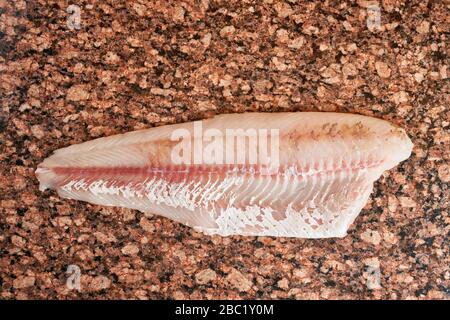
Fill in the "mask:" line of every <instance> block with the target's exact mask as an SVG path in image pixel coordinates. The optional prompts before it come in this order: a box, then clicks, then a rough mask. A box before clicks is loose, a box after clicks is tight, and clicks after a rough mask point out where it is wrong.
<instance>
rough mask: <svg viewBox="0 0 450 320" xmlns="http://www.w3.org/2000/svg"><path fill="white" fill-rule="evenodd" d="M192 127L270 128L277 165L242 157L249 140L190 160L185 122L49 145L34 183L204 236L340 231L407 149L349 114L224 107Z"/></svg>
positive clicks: (371, 121) (385, 127)
mask: <svg viewBox="0 0 450 320" xmlns="http://www.w3.org/2000/svg"><path fill="white" fill-rule="evenodd" d="M197 124H199V125H201V129H202V132H204V133H205V132H208V130H209V129H213V130H214V131H213V132H216V133H217V132H222V133H223V135H224V136H225V134H226V132H227V130H232V131H233V130H234V132H235V133H236V132H237V134H238V135H246V134H248V133H249V132H257V133H267V132H268V133H270V132H278V141H275V140H271V139H268V142H267V147H268V148H273V150H275V151H277V150H278V154H277V163H276V164H277V166H276V167H273V166H271V167H270V168H269V169H267V167H268V166H266V167H264V165H262V164H261V163H258V162H257V161H256V163H255V161H252V160H251V157H252V152H253V151H254V149H252V150H251V148H252V145H251V143H249V142H248V143H245V144H243V145H242V144H241V145H240V148H241V149H242V150H239V149H238V148H239V145H238V144H237V143H235V144H234V146H233V147H232V148H231V149H230V148H229V146H223V147H222V149H220V150H219V151H220V152H221V153H223V154H222V155H223V157H222V159H221V160H224V159H225V160H226V158H227V153H229V152H231V151H233V152H235V153H236V152H239V151H245V153H246V156H247V157H246V158H245V160H244V161H240V162H238V161H235V163H230V162H228V163H227V162H224V163H205V161H203V162H202V163H195V161H193V160H195V158H197V160H198V159H201V158H202V155H203V153H204V152H205V149H206V148H207V145H208V143H207V141H205V137H204V135H202V136H198V135H197V136H196V132H195V128H194V123H193V122H189V123H182V124H175V125H168V126H163V127H157V128H151V129H146V130H140V131H135V132H130V133H126V134H120V135H115V136H111V137H106V138H100V139H96V140H93V141H89V142H85V143H81V144H78V145H73V146H69V147H67V148H63V149H59V150H57V151H55V152H54V154H53V155H52V156H50V157H48V158H47V159H45V161H44V162H42V163H41V164H40V165H39V166H38V169H37V170H36V175H37V177H38V179H39V181H40V189H41V190H45V189H46V188H51V189H54V190H56V191H57V192H58V194H59V195H60V196H61V197H64V198H70V199H77V200H82V201H86V202H90V203H94V204H99V205H106V206H120V207H126V208H132V209H137V210H140V211H142V212H149V213H154V214H158V215H161V216H164V217H167V218H169V219H172V220H175V221H178V222H180V223H183V224H185V225H187V226H190V227H193V228H195V230H198V231H201V232H203V233H205V234H219V235H222V236H228V235H247V236H255V235H256V236H283V237H301V238H327V237H343V236H345V235H346V232H347V229H348V228H349V226H350V224H351V223H352V222H353V221H354V220H355V218H356V216H357V215H358V213H359V212H360V211H361V209H362V208H363V206H364V205H365V203H366V202H367V200H368V198H369V196H370V193H371V191H372V188H373V182H374V181H375V180H376V179H378V178H379V177H380V175H381V174H382V173H383V172H384V171H385V170H388V169H390V168H392V167H394V166H396V165H397V164H398V163H399V162H401V161H403V160H405V159H407V158H408V157H409V156H410V154H411V150H412V143H411V141H410V139H409V138H408V136H407V135H406V134H405V132H404V130H402V129H400V128H398V127H396V126H394V125H392V124H390V123H389V122H387V121H383V120H380V119H376V118H372V117H366V116H361V115H355V114H342V113H321V112H295V113H287V112H286V113H244V114H225V115H220V116H216V117H214V118H212V119H208V120H203V121H201V123H200V122H197ZM180 130H181V132H184V133H189V134H190V137H191V138H190V146H191V149H190V150H191V151H192V155H186V154H184V157H185V158H186V156H189V157H187V158H189V160H190V162H185V163H176V161H175V162H174V154H175V155H178V156H180V155H181V156H183V154H181V153H177V152H175V153H174V150H175V151H176V150H177V148H178V149H179V147H180V141H181V138H180V137H179V136H177V139H174V132H180ZM274 130H276V131H274ZM271 138H272V137H271ZM210 141H212V140H210ZM220 141H222V142H224V141H226V139H225V138H223V139H221V140H220ZM224 144H225V143H224ZM199 145H200V146H201V148H199ZM253 147H254V146H253ZM186 150H187V149H186ZM186 150H184V152H187V151H186ZM215 150H216V151H217V150H218V149H215ZM271 150H272V149H271ZM178 151H179V150H178ZM200 153H201V154H200ZM181 156H180V157H181ZM253 156H254V154H253ZM270 156H272V157H273V154H270ZM270 156H269V157H268V158H270ZM187 158H186V159H187ZM203 158H204V155H203ZM178 160H179V159H178ZM203 160H204V159H203ZM257 160H258V159H257ZM271 160H274V159H273V158H272V159H271Z"/></svg>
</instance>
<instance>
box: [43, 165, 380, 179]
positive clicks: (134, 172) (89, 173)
mask: <svg viewBox="0 0 450 320" xmlns="http://www.w3.org/2000/svg"><path fill="white" fill-rule="evenodd" d="M383 162H384V161H383V160H378V161H366V162H364V161H361V162H359V163H355V162H352V163H350V164H347V163H345V162H343V163H342V164H341V165H340V166H334V167H332V168H329V169H326V170H320V171H316V172H311V169H312V168H313V169H315V170H317V169H318V167H319V166H318V165H315V166H313V167H312V168H311V167H309V166H306V167H303V168H299V167H295V166H293V167H295V173H296V174H297V175H299V176H302V175H317V176H318V175H327V174H333V173H339V172H341V171H345V170H346V171H356V170H361V169H369V168H374V167H378V166H380V165H381V164H382V163H383ZM288 168H291V166H281V169H278V170H276V171H272V172H271V173H270V174H267V173H264V175H267V176H276V175H278V174H280V173H283V172H285V173H287V172H288V171H289V170H288ZM51 170H52V171H53V172H54V173H56V174H58V175H62V176H71V177H75V176H76V177H77V178H83V177H85V178H87V179H89V180H91V179H93V178H95V177H98V178H100V177H102V176H109V177H111V176H130V177H132V176H134V177H138V176H145V177H146V178H149V177H153V176H166V175H167V176H171V178H170V180H171V181H174V180H177V179H176V177H174V176H173V175H174V174H179V175H180V177H179V178H180V180H183V179H184V178H186V175H189V176H199V175H203V174H219V175H220V174H227V173H236V172H238V173H239V172H240V173H243V174H255V175H258V174H261V172H260V168H258V167H257V166H253V165H209V166H207V165H189V166H187V165H179V166H161V167H155V166H142V167H83V168H81V167H78V168H77V167H53V168H51ZM64 181H66V179H64ZM63 183H64V182H63ZM124 183H125V182H124Z"/></svg>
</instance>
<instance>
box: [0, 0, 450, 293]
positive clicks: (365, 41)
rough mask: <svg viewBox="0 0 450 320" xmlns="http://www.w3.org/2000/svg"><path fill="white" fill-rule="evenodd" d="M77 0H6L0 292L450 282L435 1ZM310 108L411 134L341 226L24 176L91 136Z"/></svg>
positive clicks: (440, 28)
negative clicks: (281, 225)
mask: <svg viewBox="0 0 450 320" xmlns="http://www.w3.org/2000/svg"><path fill="white" fill-rule="evenodd" d="M77 3H78V4H77V5H72V6H70V7H68V5H67V1H62V0H58V1H53V0H52V1H50V0H47V1H43V0H41V1H37V0H30V1H24V0H15V1H9V0H0V150H1V152H0V160H1V166H0V208H1V213H0V299H111V298H118V299H182V298H185V299H214V298H224V299H244V298H246V299H285V298H289V299H449V297H450V295H449V294H450V268H449V265H450V257H449V247H450V246H449V231H450V227H449V225H450V224H449V222H450V218H449V198H450V196H449V181H450V168H449V144H450V143H449V140H450V139H449V114H450V113H449V100H450V99H449V93H450V90H449V89H450V87H449V82H448V73H449V70H448V65H447V64H448V61H449V59H448V53H449V48H448V44H449V41H448V34H449V24H448V16H449V11H450V10H449V6H448V5H445V2H444V1H427V0H421V1H406V0H403V1H402V0H385V1H380V3H379V5H376V2H371V1H365V0H358V1H320V2H319V1H317V2H316V3H311V2H309V1H302V0H298V1H297V0H289V1H277V0H264V1H263V0H261V1H250V0H249V1H234V0H233V1H208V0H201V1H193V0H191V1H147V0H140V1H116V0H107V1H93V0H85V1H77ZM378 18H379V19H378ZM446 19H447V20H446ZM307 110H308V111H311V110H314V111H338V112H351V113H359V114H363V115H370V116H375V117H378V118H382V119H385V120H389V121H391V122H393V123H395V124H397V125H399V126H401V127H403V128H405V130H406V131H407V133H408V135H409V136H410V137H411V139H412V140H413V143H414V150H413V154H412V156H411V157H410V159H408V160H407V161H405V162H403V163H401V164H400V165H399V166H397V167H396V168H394V169H392V170H390V171H389V172H386V173H384V174H383V176H382V177H381V178H380V179H379V180H378V181H377V182H376V183H375V188H374V192H373V193H372V195H371V198H370V200H369V202H368V203H367V205H366V206H365V208H364V209H363V211H362V212H361V214H360V215H359V217H358V218H357V219H356V221H355V223H354V224H353V225H352V226H351V228H350V230H349V233H348V235H347V236H346V237H344V238H341V239H316V240H307V239H292V238H270V237H240V236H233V237H226V238H222V237H219V236H213V237H210V236H204V235H202V234H200V233H197V232H195V231H193V230H192V229H190V228H188V227H184V226H182V225H180V224H178V223H175V222H172V221H170V220H168V219H165V218H160V217H157V216H152V215H149V214H143V213H141V212H138V211H134V210H128V209H120V208H107V207H101V206H96V205H91V204H86V203H82V202H77V201H71V200H65V199H61V198H59V197H58V196H57V194H56V193H55V192H53V191H45V192H40V191H39V190H38V182H37V180H36V178H35V176H34V170H35V168H36V166H37V164H38V163H40V162H41V161H42V160H43V159H44V158H45V157H47V156H48V155H50V154H51V153H52V151H54V150H55V149H58V148H61V147H64V146H68V145H71V144H74V143H79V142H82V141H87V140H91V139H94V138H97V137H101V136H108V135H112V134H116V133H123V132H127V131H132V130H136V129H141V128H148V127H152V126H160V125H164V124H171V123H178V122H184V121H190V120H196V119H204V118H208V117H212V116H213V115H214V114H219V113H230V112H243V111H265V112H273V111H307ZM68 269H69V273H68ZM78 275H79V276H80V277H79V279H80V282H79V285H80V286H79V290H78V287H77V285H76V284H77V282H76V281H75V282H68V279H69V280H71V279H74V277H77V276H78Z"/></svg>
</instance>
